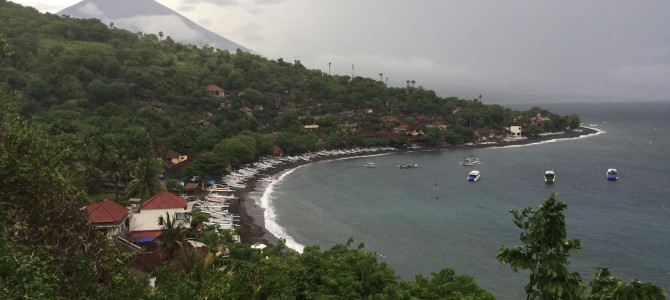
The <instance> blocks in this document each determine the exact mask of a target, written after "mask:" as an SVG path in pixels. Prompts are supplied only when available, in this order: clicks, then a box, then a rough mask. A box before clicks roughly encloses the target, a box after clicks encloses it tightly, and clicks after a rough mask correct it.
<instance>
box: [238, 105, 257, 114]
mask: <svg viewBox="0 0 670 300" xmlns="http://www.w3.org/2000/svg"><path fill="white" fill-rule="evenodd" d="M240 111H242V112H245V113H250V112H254V110H253V109H251V108H249V107H248V106H245V107H242V108H240Z"/></svg>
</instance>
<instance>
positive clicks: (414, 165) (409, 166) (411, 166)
mask: <svg viewBox="0 0 670 300" xmlns="http://www.w3.org/2000/svg"><path fill="white" fill-rule="evenodd" d="M398 167H399V168H401V169H411V168H418V167H419V165H418V164H404V165H398Z"/></svg>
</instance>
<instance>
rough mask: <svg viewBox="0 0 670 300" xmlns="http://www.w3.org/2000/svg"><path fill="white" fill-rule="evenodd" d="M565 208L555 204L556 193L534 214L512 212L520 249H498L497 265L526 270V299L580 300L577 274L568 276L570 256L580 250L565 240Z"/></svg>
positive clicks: (582, 288) (577, 244)
mask: <svg viewBox="0 0 670 300" xmlns="http://www.w3.org/2000/svg"><path fill="white" fill-rule="evenodd" d="M567 207H568V206H567V204H565V203H563V202H560V201H558V200H556V193H553V194H551V196H550V197H549V198H548V199H546V200H545V201H544V203H542V205H541V206H540V208H539V209H538V210H537V211H534V210H533V209H532V208H530V207H527V208H525V209H523V210H522V211H519V210H518V209H516V208H515V209H512V211H511V213H512V214H513V215H514V224H515V225H516V226H517V227H519V228H520V229H521V230H522V232H521V237H520V240H521V245H519V246H516V247H513V248H507V247H504V246H501V247H500V253H499V254H498V257H497V259H498V261H500V263H502V264H509V265H510V267H512V270H514V271H515V272H516V271H518V270H529V271H530V280H529V281H528V284H527V285H526V295H527V299H582V298H584V296H585V286H584V285H583V284H582V280H581V277H580V276H579V273H576V272H575V273H570V272H569V271H568V268H567V265H568V264H569V263H570V260H569V257H570V253H571V252H573V251H575V250H578V249H580V241H579V240H578V239H574V240H566V238H567V230H566V226H565V216H564V215H563V210H565V209H566V208H567Z"/></svg>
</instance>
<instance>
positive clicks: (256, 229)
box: [230, 127, 598, 245]
mask: <svg viewBox="0 0 670 300" xmlns="http://www.w3.org/2000/svg"><path fill="white" fill-rule="evenodd" d="M597 132H598V131H597V130H595V129H591V128H583V127H582V128H581V131H572V132H568V133H562V134H555V135H545V136H538V137H535V138H529V139H522V140H515V141H510V142H497V143H495V144H473V145H461V146H452V145H446V146H437V147H423V148H421V149H399V150H389V151H378V152H374V154H382V153H402V152H409V151H440V150H467V149H479V148H490V147H505V146H511V145H527V144H534V143H539V142H543V141H548V140H554V139H570V138H576V137H580V136H584V135H590V134H595V133H597ZM370 154H372V153H370ZM362 155H365V153H356V154H343V155H335V156H319V157H315V158H313V159H311V160H310V161H304V160H299V161H296V162H285V163H283V164H281V165H278V166H276V167H274V168H271V169H267V170H264V171H262V172H261V173H259V174H258V175H257V176H255V177H254V178H252V179H250V180H248V181H247V186H248V187H247V188H246V189H244V190H241V191H238V192H236V196H237V197H239V200H233V201H232V202H231V206H230V210H231V212H232V213H234V214H239V215H240V224H239V225H241V227H242V232H241V234H240V236H241V239H242V242H245V243H256V242H260V243H263V244H266V245H275V244H276V243H277V242H278V239H277V237H275V236H274V235H272V234H271V233H269V232H268V231H267V230H266V229H265V220H264V216H263V214H264V209H263V208H261V207H259V206H257V205H256V204H255V203H254V200H253V199H250V198H249V192H251V191H254V190H255V189H256V188H257V186H258V182H257V180H258V178H262V177H264V176H274V175H277V174H280V173H282V172H283V171H285V170H290V169H293V168H295V167H298V166H300V165H304V164H308V163H313V162H318V161H323V160H332V159H338V158H345V157H354V156H362Z"/></svg>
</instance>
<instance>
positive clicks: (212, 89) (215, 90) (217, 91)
mask: <svg viewBox="0 0 670 300" xmlns="http://www.w3.org/2000/svg"><path fill="white" fill-rule="evenodd" d="M205 91H206V92H207V94H210V95H212V96H215V97H218V98H223V97H225V95H226V94H225V91H224V90H223V89H222V88H221V87H219V86H218V85H215V84H210V85H208V86H207V87H206V88H205Z"/></svg>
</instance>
